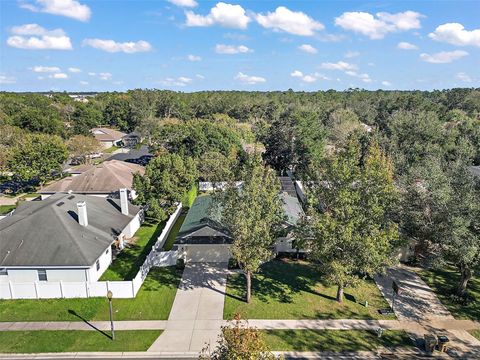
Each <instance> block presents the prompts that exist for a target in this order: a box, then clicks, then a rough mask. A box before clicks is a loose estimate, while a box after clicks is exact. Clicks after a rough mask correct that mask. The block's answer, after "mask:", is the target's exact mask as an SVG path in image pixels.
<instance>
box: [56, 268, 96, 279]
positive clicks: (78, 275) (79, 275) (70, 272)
mask: <svg viewBox="0 0 480 360" xmlns="http://www.w3.org/2000/svg"><path fill="white" fill-rule="evenodd" d="M47 279H48V281H87V269H47Z"/></svg>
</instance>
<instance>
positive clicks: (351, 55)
mask: <svg viewBox="0 0 480 360" xmlns="http://www.w3.org/2000/svg"><path fill="white" fill-rule="evenodd" d="M359 55H360V53H359V52H358V51H347V52H346V53H345V55H344V56H345V57H346V58H347V59H351V58H354V57H357V56H359Z"/></svg>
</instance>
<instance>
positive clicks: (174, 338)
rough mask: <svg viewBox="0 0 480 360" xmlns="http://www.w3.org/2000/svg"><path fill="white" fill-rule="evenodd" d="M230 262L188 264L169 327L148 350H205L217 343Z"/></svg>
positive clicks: (169, 320)
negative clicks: (206, 346)
mask: <svg viewBox="0 0 480 360" xmlns="http://www.w3.org/2000/svg"><path fill="white" fill-rule="evenodd" d="M227 273H228V270H227V264H223V263H222V264H213V263H202V264H200V263H192V264H187V265H186V267H185V270H184V272H183V276H182V280H181V282H180V285H179V287H178V291H177V295H176V296H175V301H174V302H173V307H172V310H171V312H170V316H169V318H168V322H167V325H166V327H165V331H164V332H163V333H162V334H161V335H160V337H159V338H158V339H157V340H156V341H155V342H154V343H153V344H152V346H151V347H150V349H149V350H148V351H167V352H168V351H201V350H202V348H203V347H204V346H205V344H206V343H210V344H212V346H214V345H215V344H216V342H217V339H218V335H219V334H220V327H221V326H222V324H223V323H224V321H223V305H224V296H225V289H226V284H227Z"/></svg>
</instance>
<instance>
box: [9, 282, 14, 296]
mask: <svg viewBox="0 0 480 360" xmlns="http://www.w3.org/2000/svg"><path fill="white" fill-rule="evenodd" d="M8 289H9V290H10V298H11V299H14V297H13V286H12V282H11V281H10V280H8Z"/></svg>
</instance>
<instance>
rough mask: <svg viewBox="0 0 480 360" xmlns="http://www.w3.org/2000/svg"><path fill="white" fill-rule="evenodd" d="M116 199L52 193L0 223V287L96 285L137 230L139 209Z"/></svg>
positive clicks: (124, 198) (124, 195)
mask: <svg viewBox="0 0 480 360" xmlns="http://www.w3.org/2000/svg"><path fill="white" fill-rule="evenodd" d="M120 193H121V194H120V199H106V198H101V197H95V196H85V195H79V194H55V195H52V196H50V197H49V198H48V199H46V200H43V201H31V202H25V203H23V204H21V205H20V206H19V207H18V208H17V209H16V210H15V212H14V213H13V214H12V215H11V216H9V217H6V218H5V219H2V220H0V283H5V282H9V281H10V282H13V283H22V282H34V281H57V282H58V281H86V282H95V281H97V280H98V279H99V278H100V276H101V275H102V274H103V272H104V271H105V270H106V269H107V268H108V266H109V265H110V263H111V262H112V245H113V246H116V247H118V248H122V247H123V241H124V239H127V238H131V237H133V235H134V234H135V232H136V231H137V230H138V228H139V227H140V224H141V222H142V219H143V211H142V209H141V208H140V207H137V206H134V205H132V204H130V203H129V202H128V199H127V191H126V189H122V190H121V192H120Z"/></svg>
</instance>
